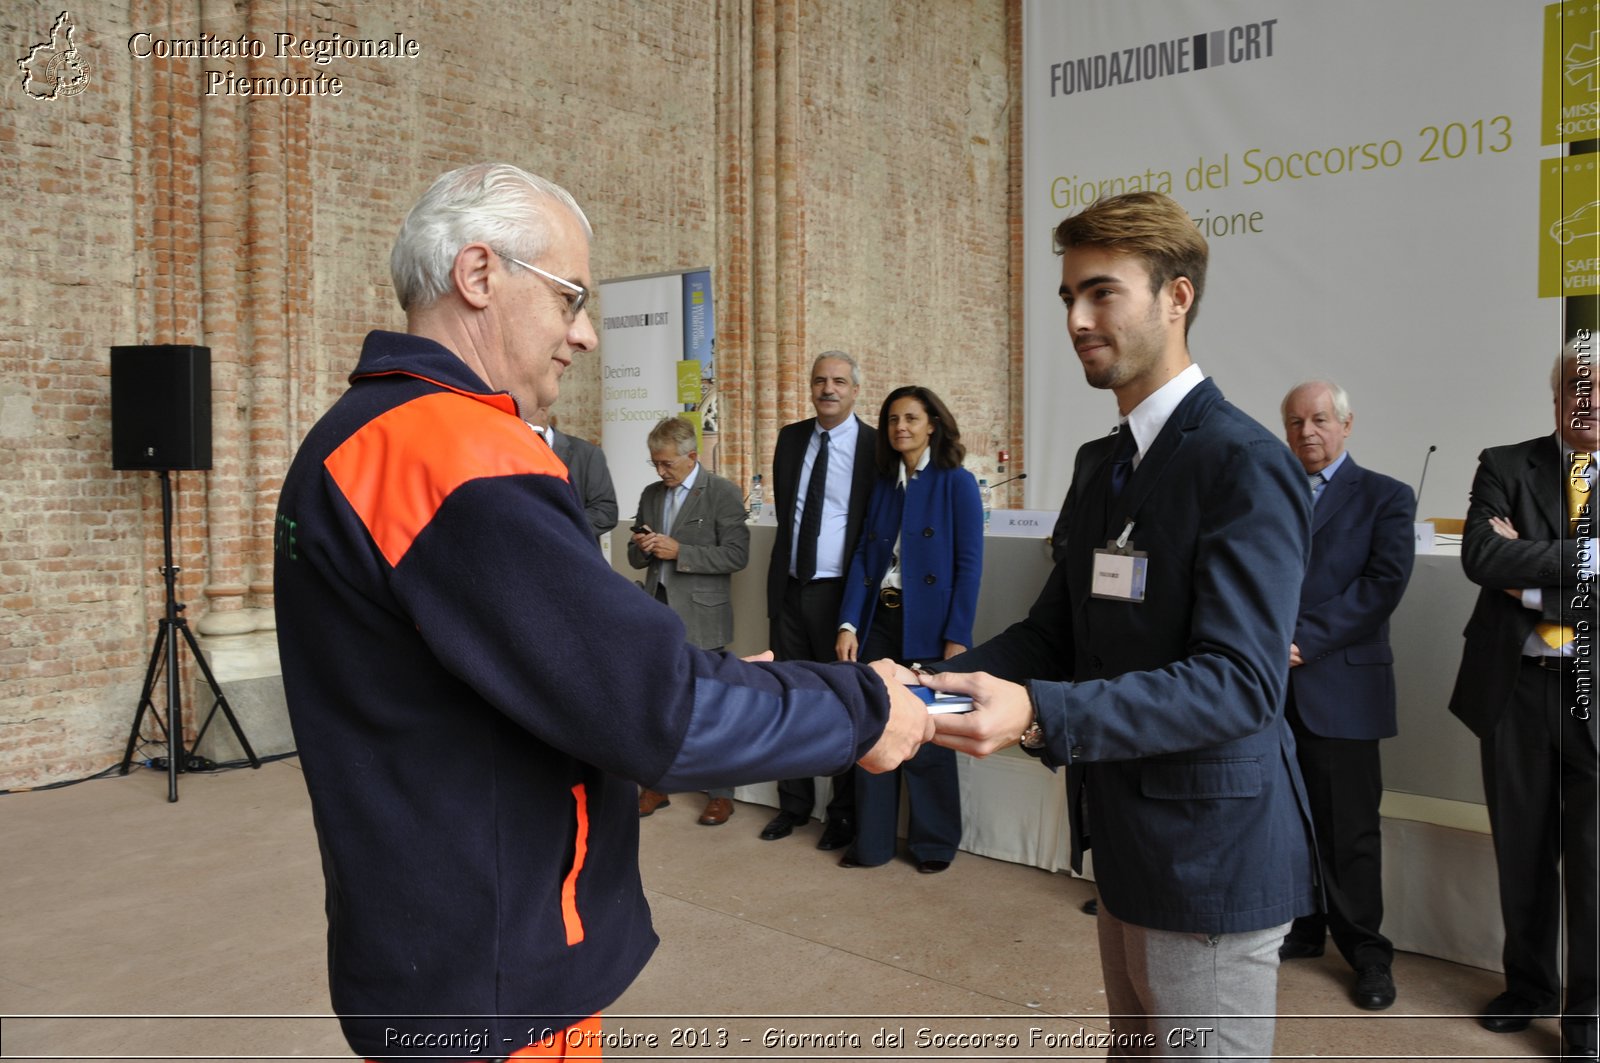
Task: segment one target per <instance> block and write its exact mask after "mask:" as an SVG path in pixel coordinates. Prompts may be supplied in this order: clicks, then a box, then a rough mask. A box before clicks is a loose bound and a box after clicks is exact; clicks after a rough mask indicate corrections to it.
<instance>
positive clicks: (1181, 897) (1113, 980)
mask: <svg viewBox="0 0 1600 1063" xmlns="http://www.w3.org/2000/svg"><path fill="white" fill-rule="evenodd" d="M1055 242H1056V248H1057V250H1058V252H1059V253H1060V254H1061V288H1060V293H1061V299H1062V302H1063V303H1064V304H1065V305H1066V309H1067V328H1068V332H1069V334H1070V338H1071V340H1072V343H1073V346H1074V348H1075V349H1076V351H1077V355H1078V359H1079V361H1080V362H1081V363H1082V364H1083V370H1084V376H1085V378H1086V379H1087V380H1088V382H1089V384H1090V386H1092V387H1096V388H1103V389H1107V390H1110V391H1112V392H1114V393H1115V395H1116V397H1117V409H1118V412H1119V413H1120V414H1121V415H1122V418H1123V424H1122V426H1121V428H1120V430H1119V431H1118V432H1116V433H1115V434H1113V435H1111V436H1108V437H1106V438H1103V439H1097V440H1094V441H1092V442H1090V443H1087V444H1085V445H1084V446H1083V447H1082V448H1081V449H1080V450H1079V451H1078V456H1077V462H1076V465H1075V467H1074V469H1073V475H1072V486H1071V488H1070V489H1069V490H1068V492H1067V499H1066V504H1065V508H1064V509H1063V512H1062V523H1061V527H1062V528H1063V529H1064V530H1065V531H1066V535H1067V539H1066V546H1065V549H1064V550H1063V551H1062V552H1061V554H1060V560H1059V561H1058V563H1057V565H1056V567H1055V570H1054V571H1053V572H1052V574H1051V576H1050V579H1049V582H1048V583H1046V585H1045V587H1044V590H1043V591H1042V592H1041V594H1040V595H1039V598H1038V600H1037V601H1036V602H1035V603H1034V606H1033V609H1032V610H1031V611H1030V613H1029V614H1028V617H1027V618H1026V619H1024V620H1022V621H1020V622H1019V623H1017V624H1014V625H1013V626H1012V627H1011V628H1009V629H1008V630H1006V631H1005V632H1002V633H1001V634H1000V635H998V636H997V637H995V638H993V639H991V640H990V641H989V642H987V643H985V644H984V645H982V646H979V647H978V648H976V649H974V650H973V651H971V652H970V653H967V654H964V655H962V656H960V657H957V658H954V659H953V660H951V661H948V662H944V663H943V664H942V665H935V666H934V667H935V668H936V669H943V670H945V671H962V672H974V673H979V674H975V675H950V674H945V675H936V676H932V677H929V678H927V679H926V680H925V682H926V683H927V685H929V686H931V687H934V688H935V689H939V690H948V691H955V692H960V693H964V694H970V695H972V697H973V699H974V701H975V703H976V706H977V707H976V709H975V711H973V712H971V713H967V714H965V715H961V714H947V715H941V716H937V717H935V718H934V719H935V726H936V728H937V729H938V730H937V734H936V735H935V739H934V740H935V741H936V742H939V743H941V744H944V745H947V746H950V747H952V748H954V749H959V750H962V751H964V752H967V753H971V754H973V755H975V756H985V755H987V754H989V753H993V752H994V751H995V750H997V749H1001V748H1004V747H1005V746H1009V745H1014V744H1016V743H1018V742H1019V741H1020V742H1021V744H1022V746H1023V747H1024V748H1025V749H1027V750H1030V751H1031V752H1033V753H1034V754H1036V755H1037V756H1039V757H1040V758H1041V759H1043V760H1044V762H1045V764H1046V765H1048V766H1049V767H1051V768H1057V767H1063V766H1064V767H1066V769H1067V789H1068V812H1069V815H1070V817H1071V827H1072V858H1073V866H1074V867H1075V868H1077V867H1080V866H1081V860H1082V851H1083V850H1084V849H1085V848H1088V846H1089V842H1090V837H1089V834H1090V831H1091V830H1092V831H1093V841H1094V872H1095V877H1096V880H1097V882H1098V885H1099V889H1100V905H1099V914H1098V920H1099V939H1100V967H1101V973H1102V974H1103V976H1104V978H1105V988H1106V1006H1107V1011H1108V1013H1109V1014H1110V1015H1111V1016H1112V1029H1113V1031H1114V1034H1115V1038H1116V1041H1117V1045H1118V1047H1116V1048H1114V1049H1113V1050H1112V1055H1113V1056H1118V1055H1133V1056H1139V1055H1144V1054H1148V1053H1160V1054H1162V1055H1177V1056H1195V1055H1206V1056H1214V1055H1220V1056H1223V1057H1238V1058H1250V1057H1270V1056H1271V1054H1272V1041H1273V1032H1274V1030H1273V1028H1274V1022H1273V1014H1274V1011H1275V1008H1276V1003H1277V1000H1276V998H1277V982H1278V946H1279V944H1280V943H1281V942H1282V940H1283V936H1284V934H1285V932H1286V931H1287V930H1288V929H1289V925H1290V923H1291V921H1292V920H1293V919H1294V918H1295V917H1296V916H1300V915H1304V914H1306V913H1308V912H1311V911H1312V910H1313V909H1314V908H1315V907H1316V886H1315V881H1314V871H1313V867H1314V861H1313V856H1312V843H1311V831H1310V813H1309V810H1308V808H1307V805H1306V800H1305V792H1304V788H1303V786H1302V784H1301V781H1300V774H1299V770H1298V768H1297V767H1296V765H1295V758H1294V739H1293V737H1292V736H1291V734H1290V732H1289V727H1288V724H1287V723H1285V721H1284V716H1283V695H1284V685H1285V679H1286V673H1287V672H1288V660H1289V644H1290V639H1291V636H1292V634H1293V631H1294V621H1295V614H1296V612H1297V610H1298V607H1299V595H1300V580H1301V577H1302V575H1303V574H1304V572H1305V566H1306V559H1307V555H1308V553H1309V543H1310V525H1311V496H1310V493H1309V492H1308V491H1307V490H1306V481H1305V476H1304V474H1303V473H1302V472H1301V470H1300V468H1299V466H1298V465H1297V464H1296V463H1295V461H1294V458H1293V457H1291V456H1290V454H1289V452H1288V450H1286V449H1285V448H1284V446H1283V444H1282V443H1281V442H1279V440H1278V439H1277V438H1276V437H1275V436H1273V435H1272V434H1271V433H1270V432H1268V431H1267V430H1266V429H1265V428H1263V427H1262V426H1261V425H1260V424H1258V423H1256V422H1255V421H1253V420H1251V419H1250V418H1249V417H1247V416H1245V414H1243V413H1242V412H1240V411H1239V410H1238V409H1236V408H1235V407H1234V406H1232V405H1231V404H1230V403H1228V402H1227V401H1226V400H1224V399H1223V397H1222V393H1221V392H1220V391H1219V390H1218V389H1217V386H1216V385H1215V384H1213V383H1212V382H1211V381H1209V380H1207V379H1205V378H1204V376H1203V374H1202V373H1201V372H1200V369H1199V367H1198V366H1196V365H1194V364H1193V362H1192V361H1191V360H1190V357H1189V349H1188V341H1187V330H1188V326H1189V324H1190V323H1191V322H1192V321H1193V319H1194V313H1195V308H1196V307H1197V306H1198V304H1199V300H1200V295H1201V292H1202V290H1203V288H1204V284H1205V267H1206V259H1207V248H1206V243H1205V238H1204V237H1203V236H1202V235H1201V234H1200V232H1199V230H1198V229H1197V228H1196V226H1195V224H1194V222H1193V221H1192V220H1191V219H1190V217H1189V215H1188V213H1187V212H1186V211H1184V209H1183V208H1182V207H1180V206H1179V205H1178V204H1177V203H1175V202H1173V201H1172V200H1171V199H1170V198H1168V197H1166V196H1164V195H1160V194H1158V193H1150V192H1135V193H1129V194H1127V195H1122V196H1113V197H1110V198H1107V199H1102V200H1099V201H1097V202H1096V203H1095V204H1093V205H1092V206H1090V207H1088V208H1087V209H1085V210H1084V211H1083V212H1082V213H1080V214H1077V215H1074V216H1072V217H1069V218H1068V219H1066V221H1064V222H1062V224H1061V225H1060V226H1059V227H1058V228H1057V229H1056V233H1055ZM983 673H989V674H983Z"/></svg>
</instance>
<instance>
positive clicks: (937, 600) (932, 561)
mask: <svg viewBox="0 0 1600 1063" xmlns="http://www.w3.org/2000/svg"><path fill="white" fill-rule="evenodd" d="M902 501H903V502H904V506H903V507H902V505H901V503H902ZM902 532H903V533H902ZM896 536H899V537H900V581H901V587H902V590H903V593H904V599H903V604H902V608H903V609H904V610H905V612H904V617H905V634H904V639H903V642H902V644H901V650H902V653H903V655H904V657H905V658H906V659H907V660H931V661H937V660H941V659H943V657H944V644H945V643H946V642H957V643H960V644H961V645H963V646H971V645H972V622H973V620H974V619H975V618H976V617H977V614H978V585H979V583H980V582H981V581H982V579H983V500H982V498H980V497H979V495H978V481H977V480H975V479H973V477H972V474H971V473H970V472H968V471H967V470H966V469H960V468H957V469H941V468H937V467H935V466H934V465H933V464H931V463H930V464H929V465H928V467H927V468H926V469H923V470H922V471H921V472H919V473H918V474H917V475H916V476H914V477H913V478H912V479H911V480H910V481H909V482H908V483H907V484H906V490H905V493H904V495H902V494H901V492H900V490H899V487H898V481H897V480H895V479H891V478H888V477H879V479H878V482H877V485H876V486H875V487H873V489H872V500H871V501H870V502H868V503H867V519H866V526H865V527H864V528H863V529H862V532H861V541H860V542H859V543H858V544H857V545H856V552H855V553H854V554H853V555H852V556H851V558H850V573H849V575H848V576H847V577H846V578H845V585H844V600H843V601H842V602H841V603H840V605H839V622H840V623H846V622H848V623H851V624H854V625H855V627H856V631H857V633H858V635H859V638H860V640H861V642H862V643H863V644H865V643H866V641H867V632H868V630H870V629H871V627H872V619H873V617H874V615H875V614H876V611H877V607H878V587H879V586H880V585H881V584H882V583H883V576H884V573H886V572H888V571H889V563H890V561H891V560H893V557H894V542H895V538H896Z"/></svg>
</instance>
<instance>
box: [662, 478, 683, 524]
mask: <svg viewBox="0 0 1600 1063" xmlns="http://www.w3.org/2000/svg"><path fill="white" fill-rule="evenodd" d="M680 490H682V488H678V487H669V488H667V505H666V508H665V509H664V510H663V511H662V514H661V523H662V525H664V527H662V529H661V534H662V535H671V534H672V522H673V521H675V520H677V519H678V492H679V491H680Z"/></svg>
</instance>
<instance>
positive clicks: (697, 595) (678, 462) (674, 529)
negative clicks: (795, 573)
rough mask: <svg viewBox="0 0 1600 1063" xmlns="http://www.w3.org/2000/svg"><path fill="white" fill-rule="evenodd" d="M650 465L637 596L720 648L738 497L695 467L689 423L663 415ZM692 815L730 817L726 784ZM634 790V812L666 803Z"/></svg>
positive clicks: (638, 526)
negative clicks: (653, 478)
mask: <svg viewBox="0 0 1600 1063" xmlns="http://www.w3.org/2000/svg"><path fill="white" fill-rule="evenodd" d="M645 442H646V445H648V446H649V448H650V467H651V468H652V469H654V470H655V472H656V475H657V476H659V477H660V478H661V480H660V482H659V483H653V484H651V485H650V486H648V487H646V488H645V489H644V494H642V495H641V496H640V497H639V512H638V515H637V516H635V517H634V526H633V538H631V539H630V540H629V541H628V562H629V563H630V564H632V565H633V567H634V568H642V569H644V570H645V578H644V589H645V593H647V594H649V595H651V596H652V597H654V598H655V599H656V600H657V601H661V602H665V603H666V604H667V605H669V606H671V607H672V611H673V612H675V613H677V614H678V618H679V619H680V620H682V621H683V626H684V627H685V628H686V629H687V630H688V635H689V641H690V642H692V643H693V644H694V645H696V646H699V647H700V648H701V649H704V650H720V649H721V648H722V647H724V646H726V645H727V644H728V643H729V642H731V641H733V598H732V583H733V578H732V577H733V574H734V573H735V572H738V571H739V570H740V569H742V568H744V566H745V565H746V564H748V563H749V561H750V529H749V527H748V526H747V525H746V524H745V522H744V499H743V498H741V497H740V495H739V489H738V488H737V487H735V486H734V485H733V484H732V483H731V482H730V481H728V480H725V479H723V478H722V477H720V476H718V475H716V474H715V473H713V472H710V471H708V470H706V469H702V468H701V467H700V454H699V451H698V450H697V449H696V446H695V431H694V425H692V424H690V423H689V422H688V421H686V420H684V419H683V418H682V417H668V418H666V419H664V420H662V421H661V422H660V423H658V424H657V425H656V426H655V427H654V428H652V429H651V430H650V435H649V437H648V438H647V439H646V441H645ZM709 793H710V797H709V799H708V800H707V801H706V807H705V810H704V811H703V812H701V814H700V819H699V822H700V824H701V826H705V827H716V826H720V825H722V824H724V823H726V822H728V817H729V816H731V815H733V789H732V788H731V787H719V788H716V789H713V790H711V791H709ZM671 803H672V802H671V799H670V798H668V797H667V795H666V794H664V793H658V792H657V791H655V790H648V789H646V790H640V791H639V815H640V816H641V817H642V816H648V815H651V814H652V813H654V812H655V810H656V809H658V808H664V807H665V806H667V805H669V804H671Z"/></svg>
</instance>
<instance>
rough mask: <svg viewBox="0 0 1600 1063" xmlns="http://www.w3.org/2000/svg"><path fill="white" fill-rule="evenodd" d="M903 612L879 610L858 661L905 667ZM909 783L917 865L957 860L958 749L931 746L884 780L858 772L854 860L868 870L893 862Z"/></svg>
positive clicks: (909, 836) (910, 838)
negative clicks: (886, 661)
mask: <svg viewBox="0 0 1600 1063" xmlns="http://www.w3.org/2000/svg"><path fill="white" fill-rule="evenodd" d="M903 617H904V611H903V610H901V609H886V608H884V607H883V606H881V605H880V606H879V607H878V608H877V609H876V610H875V611H874V613H873V617H872V630H870V631H868V632H867V637H866V640H865V641H864V642H863V643H862V645H861V649H860V650H859V651H858V653H857V655H856V657H857V659H858V660H861V661H876V660H880V659H882V658H884V657H890V658H893V659H895V660H897V661H900V662H901V663H904V662H905V653H904V651H903V644H904V640H903V631H904V621H903ZM902 778H903V779H904V780H905V784H906V801H907V803H908V805H909V817H908V818H909V822H908V824H907V827H906V842H907V844H908V846H909V847H910V849H911V858H912V859H913V860H919V861H920V860H946V861H949V860H954V859H955V858H956V847H957V846H958V845H960V844H961V782H960V778H959V776H958V775H957V773H956V755H955V752H954V751H953V750H949V749H946V748H944V747H943V746H936V745H934V744H933V743H932V742H929V743H928V744H927V745H925V746H923V747H922V749H921V750H919V751H918V753H917V755H916V756H914V757H912V758H911V759H910V760H908V761H906V762H905V763H904V764H902V765H900V767H899V768H897V769H895V770H894V771H886V772H884V773H882V774H881V775H874V774H872V773H871V772H868V771H863V770H862V769H860V768H857V769H856V842H855V846H854V848H853V849H852V852H851V855H852V856H853V857H854V858H855V860H856V862H857V863H859V864H863V865H865V866H867V867H873V866H875V865H877V864H885V863H888V862H889V861H890V860H891V859H893V858H894V852H895V846H896V837H897V834H898V828H899V826H900V781H901V779H902Z"/></svg>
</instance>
